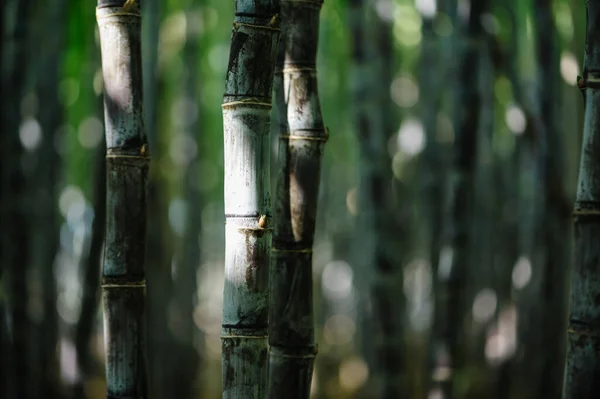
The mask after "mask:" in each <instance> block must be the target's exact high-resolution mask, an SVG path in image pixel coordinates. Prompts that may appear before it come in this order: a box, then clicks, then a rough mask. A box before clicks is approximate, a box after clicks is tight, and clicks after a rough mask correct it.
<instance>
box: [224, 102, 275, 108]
mask: <svg viewBox="0 0 600 399" xmlns="http://www.w3.org/2000/svg"><path fill="white" fill-rule="evenodd" d="M240 105H256V106H258V107H260V108H269V109H270V108H271V103H265V102H259V101H254V100H239V101H230V102H227V103H223V104H221V108H235V107H236V106H240Z"/></svg>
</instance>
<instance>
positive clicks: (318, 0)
mask: <svg viewBox="0 0 600 399" xmlns="http://www.w3.org/2000/svg"><path fill="white" fill-rule="evenodd" d="M281 2H282V3H304V4H309V5H311V6H314V7H317V8H321V7H322V6H323V0H281Z"/></svg>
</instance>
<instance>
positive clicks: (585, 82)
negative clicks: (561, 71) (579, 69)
mask: <svg viewBox="0 0 600 399" xmlns="http://www.w3.org/2000/svg"><path fill="white" fill-rule="evenodd" d="M577 87H579V88H580V89H581V90H585V89H598V88H600V78H597V77H595V76H588V77H585V78H582V77H581V76H579V75H577Z"/></svg>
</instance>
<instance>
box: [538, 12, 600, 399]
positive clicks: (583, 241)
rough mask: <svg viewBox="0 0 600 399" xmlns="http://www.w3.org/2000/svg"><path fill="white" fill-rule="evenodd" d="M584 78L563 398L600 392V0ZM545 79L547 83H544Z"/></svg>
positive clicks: (590, 26)
mask: <svg viewBox="0 0 600 399" xmlns="http://www.w3.org/2000/svg"><path fill="white" fill-rule="evenodd" d="M586 11H587V23H586V40H585V56H584V63H583V78H580V79H579V82H578V83H579V87H581V88H582V89H583V93H584V101H585V119H584V127H583V135H584V137H583V144H582V150H581V163H580V168H579V182H578V185H577V196H576V199H575V210H574V212H573V216H574V235H575V241H574V250H575V254H574V261H573V270H572V275H571V304H570V313H569V327H568V329H567V331H568V340H567V356H566V365H565V379H564V387H563V399H575V398H577V399H591V398H595V397H597V396H598V392H599V391H600V301H599V300H598V299H599V298H600V246H599V245H598V241H599V240H600V159H598V143H599V140H600V130H598V129H599V128H600V123H599V118H600V94H599V93H600V91H598V89H599V88H600V29H599V28H598V27H599V25H598V21H599V18H600V1H597V0H588V1H587V9H586ZM545 83H546V82H545Z"/></svg>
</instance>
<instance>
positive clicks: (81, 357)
mask: <svg viewBox="0 0 600 399" xmlns="http://www.w3.org/2000/svg"><path fill="white" fill-rule="evenodd" d="M105 154H106V145H105V142H104V140H102V143H101V145H99V146H98V149H97V151H96V165H95V170H94V182H95V189H94V194H93V195H94V196H93V198H94V200H93V201H94V202H93V207H94V220H93V221H92V234H91V240H90V247H89V250H88V253H87V254H86V256H85V257H82V260H83V262H84V264H83V267H82V268H83V270H84V277H83V297H82V298H81V312H80V313H79V320H78V322H77V327H76V329H75V350H76V352H77V366H78V368H79V374H80V380H79V382H78V383H77V385H76V386H75V394H74V396H75V397H77V398H84V397H85V394H84V390H83V388H84V384H85V382H86V381H87V380H88V379H89V378H90V377H91V376H92V375H93V366H94V363H93V358H92V353H91V349H90V344H91V339H92V334H93V332H94V326H95V320H96V316H97V314H98V301H99V299H100V298H99V297H100V295H99V293H100V262H101V258H102V248H103V244H104V236H105V227H106V226H105V225H106V157H105Z"/></svg>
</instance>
